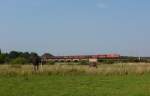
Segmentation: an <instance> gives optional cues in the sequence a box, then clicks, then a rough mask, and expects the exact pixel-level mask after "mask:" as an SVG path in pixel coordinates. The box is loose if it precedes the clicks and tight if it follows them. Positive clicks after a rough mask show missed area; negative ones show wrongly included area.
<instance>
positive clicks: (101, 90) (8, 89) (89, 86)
mask: <svg viewBox="0 0 150 96" xmlns="http://www.w3.org/2000/svg"><path fill="white" fill-rule="evenodd" d="M0 96H150V74H144V75H124V76H120V75H119V76H118V75H114V76H104V75H100V76H98V75H42V76H41V75H29V76H27V75H26V76H6V75H5V76H4V75H3V76H0Z"/></svg>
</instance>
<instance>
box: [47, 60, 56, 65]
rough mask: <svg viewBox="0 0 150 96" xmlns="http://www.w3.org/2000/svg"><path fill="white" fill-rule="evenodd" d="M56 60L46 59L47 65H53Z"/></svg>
mask: <svg viewBox="0 0 150 96" xmlns="http://www.w3.org/2000/svg"><path fill="white" fill-rule="evenodd" d="M55 63H56V62H55V61H48V63H47V64H48V65H54V64H55Z"/></svg>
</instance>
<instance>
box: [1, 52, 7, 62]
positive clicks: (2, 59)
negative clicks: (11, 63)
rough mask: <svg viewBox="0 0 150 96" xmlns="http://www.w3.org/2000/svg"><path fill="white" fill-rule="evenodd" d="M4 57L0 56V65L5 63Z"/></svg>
mask: <svg viewBox="0 0 150 96" xmlns="http://www.w3.org/2000/svg"><path fill="white" fill-rule="evenodd" d="M5 58H6V56H5V55H4V54H0V64H3V63H5Z"/></svg>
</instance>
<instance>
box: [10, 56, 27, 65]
mask: <svg viewBox="0 0 150 96" xmlns="http://www.w3.org/2000/svg"><path fill="white" fill-rule="evenodd" d="M10 63H11V64H27V63H28V60H27V59H25V58H23V57H18V58H16V59H12V60H11V62H10Z"/></svg>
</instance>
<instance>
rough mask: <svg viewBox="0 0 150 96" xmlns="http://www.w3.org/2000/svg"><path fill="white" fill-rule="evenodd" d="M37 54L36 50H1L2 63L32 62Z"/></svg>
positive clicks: (0, 59)
mask: <svg viewBox="0 0 150 96" xmlns="http://www.w3.org/2000/svg"><path fill="white" fill-rule="evenodd" d="M35 55H36V56H38V54H37V53H35V52H31V53H29V52H19V51H11V52H9V53H4V52H2V51H1V50H0V64H30V63H32V57H33V56H35ZM38 57H39V56H38Z"/></svg>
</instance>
